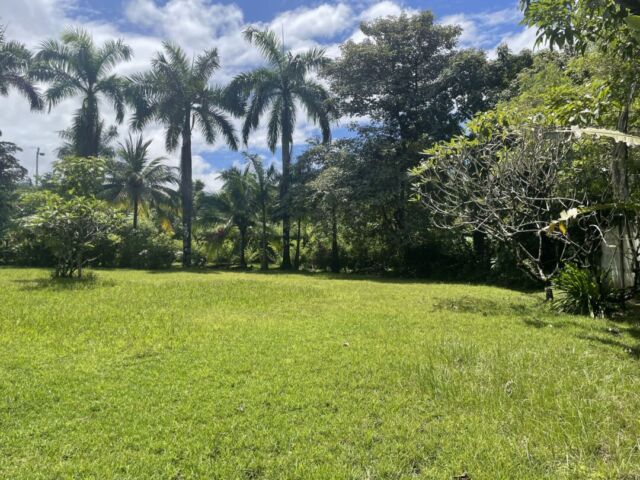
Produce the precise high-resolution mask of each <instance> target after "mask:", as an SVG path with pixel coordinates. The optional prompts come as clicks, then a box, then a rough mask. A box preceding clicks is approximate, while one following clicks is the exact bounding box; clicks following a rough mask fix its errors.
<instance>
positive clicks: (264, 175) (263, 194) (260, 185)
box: [246, 154, 277, 270]
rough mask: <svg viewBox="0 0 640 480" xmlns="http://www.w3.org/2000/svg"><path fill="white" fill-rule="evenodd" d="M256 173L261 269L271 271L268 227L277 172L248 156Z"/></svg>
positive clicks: (255, 157) (258, 157) (256, 156)
mask: <svg viewBox="0 0 640 480" xmlns="http://www.w3.org/2000/svg"><path fill="white" fill-rule="evenodd" d="M246 157H247V159H248V160H249V162H250V166H251V168H252V169H253V172H254V173H255V202H256V207H257V209H258V215H259V220H260V269H261V270H268V269H269V255H268V251H267V247H268V236H267V226H268V220H269V218H270V217H271V213H272V210H273V205H274V200H275V198H274V197H275V190H276V188H277V187H276V177H277V174H276V171H275V168H274V167H273V165H272V166H271V167H270V168H268V169H266V168H264V164H263V163H262V159H261V158H260V156H258V155H251V154H247V155H246Z"/></svg>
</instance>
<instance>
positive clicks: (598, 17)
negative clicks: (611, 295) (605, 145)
mask: <svg viewBox="0 0 640 480" xmlns="http://www.w3.org/2000/svg"><path fill="white" fill-rule="evenodd" d="M520 6H521V8H522V10H523V12H524V22H525V23H526V24H527V25H529V26H532V27H536V28H537V29H538V42H540V43H542V42H548V43H549V45H550V46H551V47H552V48H553V47H559V48H566V49H575V50H577V51H578V52H580V53H581V54H585V53H587V52H588V50H589V49H594V48H595V49H596V50H598V51H600V52H602V53H603V54H605V55H606V56H607V57H608V58H610V59H612V60H613V61H612V67H613V68H612V69H611V71H610V73H609V79H608V82H607V83H608V86H609V88H610V91H611V94H612V96H613V97H614V98H615V99H616V100H617V101H618V102H619V103H620V104H621V105H622V108H621V109H620V112H619V114H618V121H617V125H616V128H617V130H618V131H620V132H622V133H627V132H628V130H629V126H630V114H631V109H632V105H633V103H634V101H635V99H636V98H637V94H638V78H640V66H639V64H638V61H637V59H638V55H639V54H640V34H639V33H638V29H637V27H638V25H639V24H640V19H639V18H638V17H637V15H638V14H639V13H640V8H639V7H638V6H637V5H636V4H635V2H630V1H626V0H625V1H612V0H579V1H577V2H567V1H564V0H521V1H520ZM634 18H635V23H634ZM600 126H602V125H600ZM628 159H629V148H628V146H627V145H626V144H625V143H624V142H617V143H616V144H615V147H614V155H613V156H612V157H611V167H610V168H611V177H612V182H613V185H614V188H615V195H616V197H617V199H618V200H621V201H626V200H628V199H629V168H628V167H629V161H628Z"/></svg>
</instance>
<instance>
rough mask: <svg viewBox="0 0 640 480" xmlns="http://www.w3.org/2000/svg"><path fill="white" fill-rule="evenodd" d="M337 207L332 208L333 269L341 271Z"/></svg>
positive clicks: (333, 270) (334, 271)
mask: <svg viewBox="0 0 640 480" xmlns="http://www.w3.org/2000/svg"><path fill="white" fill-rule="evenodd" d="M336 210H337V209H336V207H335V206H333V207H332V208H331V271H332V272H333V273H338V272H340V255H339V252H338V218H337V212H336Z"/></svg>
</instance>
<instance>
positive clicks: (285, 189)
mask: <svg viewBox="0 0 640 480" xmlns="http://www.w3.org/2000/svg"><path fill="white" fill-rule="evenodd" d="M290 171H291V150H290V145H289V140H288V139H287V138H286V135H284V134H283V135H282V180H281V181H280V204H281V207H282V264H281V265H280V268H281V269H282V270H291V251H290V247H291V246H290V244H289V238H290V230H291V218H290V216H289V176H290Z"/></svg>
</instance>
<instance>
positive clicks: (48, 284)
mask: <svg viewBox="0 0 640 480" xmlns="http://www.w3.org/2000/svg"><path fill="white" fill-rule="evenodd" d="M13 283H17V284H19V285H22V286H21V287H20V290H26V291H33V290H52V291H65V290H90V289H94V288H103V287H113V286H114V285H115V284H116V282H114V281H113V280H103V279H99V278H98V277H96V276H95V275H89V276H86V277H83V278H37V279H33V280H14V281H13Z"/></svg>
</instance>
